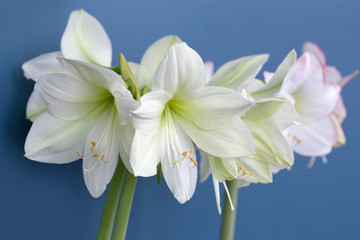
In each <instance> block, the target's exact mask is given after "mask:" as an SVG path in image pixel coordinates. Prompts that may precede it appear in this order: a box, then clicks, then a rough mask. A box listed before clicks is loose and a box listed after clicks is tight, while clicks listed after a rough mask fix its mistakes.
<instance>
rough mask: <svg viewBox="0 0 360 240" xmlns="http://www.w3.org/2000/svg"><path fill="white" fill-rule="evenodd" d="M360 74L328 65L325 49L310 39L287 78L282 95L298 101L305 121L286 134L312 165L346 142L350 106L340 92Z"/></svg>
mask: <svg viewBox="0 0 360 240" xmlns="http://www.w3.org/2000/svg"><path fill="white" fill-rule="evenodd" d="M357 74H358V72H357V71H356V72H355V73H353V74H352V75H350V76H347V77H344V78H343V77H342V76H341V74H340V73H339V71H337V69H336V68H335V67H333V66H327V61H326V57H325V54H324V53H323V51H322V50H321V49H320V48H319V47H318V46H317V45H316V44H314V43H310V42H307V43H305V44H304V47H303V54H302V55H301V56H300V57H299V59H298V60H297V61H296V63H295V64H294V65H293V66H292V68H291V69H290V70H289V73H288V75H287V76H286V78H285V79H284V82H283V86H282V89H281V95H282V96H283V97H286V98H287V99H289V100H290V101H291V102H292V103H293V104H294V107H295V109H296V111H297V112H298V114H299V116H300V118H301V123H299V124H297V125H293V126H292V127H290V128H289V129H288V130H287V132H286V135H287V137H288V139H289V141H290V142H291V143H292V145H293V148H294V151H295V152H296V153H298V154H300V155H303V156H309V157H311V159H310V162H309V164H308V167H312V166H313V164H314V163H315V160H316V158H317V157H322V159H323V162H326V161H327V160H326V157H325V156H326V155H327V154H329V153H330V152H331V150H332V148H333V147H340V146H342V145H344V144H345V134H344V131H343V129H342V126H341V124H342V122H343V120H344V119H345V117H346V108H345V106H344V103H343V100H342V98H341V95H340V92H341V89H342V87H343V86H345V85H346V84H347V83H348V82H349V81H350V80H351V79H353V78H354V77H355V76H356V75H357ZM264 76H265V81H270V80H271V77H272V74H271V73H268V72H265V73H264Z"/></svg>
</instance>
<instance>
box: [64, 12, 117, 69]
mask: <svg viewBox="0 0 360 240" xmlns="http://www.w3.org/2000/svg"><path fill="white" fill-rule="evenodd" d="M61 52H62V54H63V55H64V57H66V58H71V59H77V60H81V61H85V62H89V63H93V64H97V65H101V66H105V67H110V66H111V58H112V47H111V42H110V39H109V37H108V35H107V34H106V32H105V30H104V28H103V26H102V25H101V24H100V23H99V22H98V20H96V19H95V18H94V17H93V16H91V15H90V14H88V13H87V12H86V11H85V10H83V9H80V10H78V11H73V12H72V13H71V14H70V17H69V20H68V23H67V26H66V29H65V32H64V34H63V36H62V39H61Z"/></svg>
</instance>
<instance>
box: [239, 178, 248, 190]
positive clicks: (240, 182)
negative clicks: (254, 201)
mask: <svg viewBox="0 0 360 240" xmlns="http://www.w3.org/2000/svg"><path fill="white" fill-rule="evenodd" d="M250 184H251V182H249V181H246V180H244V179H238V180H237V187H238V188H242V187H248V186H250Z"/></svg>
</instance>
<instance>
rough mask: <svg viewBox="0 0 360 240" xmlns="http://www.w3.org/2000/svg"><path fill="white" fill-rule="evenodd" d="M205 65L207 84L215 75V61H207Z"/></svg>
mask: <svg viewBox="0 0 360 240" xmlns="http://www.w3.org/2000/svg"><path fill="white" fill-rule="evenodd" d="M204 67H205V82H206V84H207V83H208V82H209V81H210V80H211V78H212V77H213V75H214V63H213V62H212V61H206V62H204Z"/></svg>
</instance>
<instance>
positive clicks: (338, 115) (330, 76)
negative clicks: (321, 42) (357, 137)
mask: <svg viewBox="0 0 360 240" xmlns="http://www.w3.org/2000/svg"><path fill="white" fill-rule="evenodd" d="M303 52H304V53H305V52H308V53H311V54H312V55H314V56H315V57H316V58H317V59H318V60H319V62H320V64H321V66H322V68H323V70H324V79H325V82H326V84H335V85H337V86H338V87H339V88H340V91H341V90H342V88H343V87H344V86H345V85H347V84H348V83H349V82H350V81H351V80H352V79H354V77H356V76H357V75H358V74H359V71H358V70H356V71H355V72H354V73H352V74H350V75H348V76H345V77H343V76H342V75H341V73H340V72H339V71H338V70H337V69H336V67H335V66H330V65H327V59H326V55H325V53H324V51H323V50H322V49H321V48H320V47H319V46H318V45H317V44H315V43H312V42H306V43H305V44H304V45H303ZM346 116H347V110H346V107H345V104H344V100H343V98H342V96H341V94H339V97H338V100H337V102H336V105H335V109H334V111H333V112H332V113H331V115H330V118H331V119H332V121H333V124H334V125H335V128H336V130H337V138H336V142H335V143H334V144H333V147H341V146H343V145H344V144H345V143H346V137H345V134H344V131H343V128H342V123H343V121H344V120H345V118H346ZM322 159H323V162H324V163H326V161H327V160H326V157H325V156H322ZM315 160H316V156H313V157H312V158H311V160H310V162H309V164H308V167H312V166H313V165H314V163H315Z"/></svg>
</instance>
